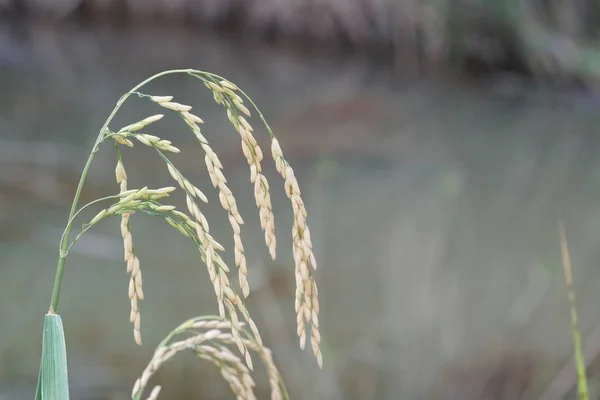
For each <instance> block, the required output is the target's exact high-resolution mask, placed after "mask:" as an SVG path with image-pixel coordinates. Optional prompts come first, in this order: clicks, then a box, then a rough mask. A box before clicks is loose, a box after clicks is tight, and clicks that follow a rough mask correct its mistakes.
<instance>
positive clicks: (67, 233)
mask: <svg viewBox="0 0 600 400" xmlns="http://www.w3.org/2000/svg"><path fill="white" fill-rule="evenodd" d="M190 72H200V71H195V70H192V69H175V70H169V71H163V72H160V73H158V74H155V75H153V76H151V77H150V78H148V79H146V80H145V81H143V82H141V83H139V84H138V85H136V86H135V87H134V88H132V89H131V90H130V91H129V92H127V93H126V94H124V95H123V96H122V97H121V98H120V99H119V101H118V102H117V105H116V106H115V108H114V109H113V110H112V112H111V113H110V115H109V116H108V118H107V119H106V121H105V122H104V125H103V126H102V129H100V132H99V133H98V137H97V138H96V141H95V143H94V147H93V148H92V151H91V152H90V155H89V157H88V159H87V161H86V163H85V166H84V167H83V171H82V172H81V177H80V179H79V184H78V185H77V190H76V191H75V195H74V196H73V203H72V204H71V211H70V212H69V218H68V223H67V226H66V227H65V230H64V233H63V236H62V238H61V241H60V252H59V257H58V265H57V266H56V276H55V278H54V287H53V288H52V298H51V300H50V309H49V311H48V314H55V313H56V312H57V311H58V300H59V298H60V289H61V286H62V278H63V274H64V270H65V262H66V259H67V249H68V247H69V239H70V237H71V229H72V227H73V217H74V216H75V213H76V211H77V204H78V203H79V197H80V196H81V190H82V189H83V184H84V183H85V180H86V178H87V174H88V172H89V169H90V166H91V165H92V161H93V159H94V156H95V154H96V152H97V151H98V148H99V146H100V144H101V143H102V141H103V140H104V132H105V131H106V130H107V129H108V124H110V122H111V121H112V119H113V118H114V116H115V115H116V114H117V111H119V109H120V108H121V106H122V105H123V104H124V103H125V101H126V100H127V98H128V97H129V96H131V95H132V94H133V93H134V92H136V91H137V90H138V89H140V88H141V87H142V86H144V85H146V84H148V83H149V82H151V81H153V80H155V79H157V78H160V77H161V76H165V75H171V74H180V73H186V74H188V73H190Z"/></svg>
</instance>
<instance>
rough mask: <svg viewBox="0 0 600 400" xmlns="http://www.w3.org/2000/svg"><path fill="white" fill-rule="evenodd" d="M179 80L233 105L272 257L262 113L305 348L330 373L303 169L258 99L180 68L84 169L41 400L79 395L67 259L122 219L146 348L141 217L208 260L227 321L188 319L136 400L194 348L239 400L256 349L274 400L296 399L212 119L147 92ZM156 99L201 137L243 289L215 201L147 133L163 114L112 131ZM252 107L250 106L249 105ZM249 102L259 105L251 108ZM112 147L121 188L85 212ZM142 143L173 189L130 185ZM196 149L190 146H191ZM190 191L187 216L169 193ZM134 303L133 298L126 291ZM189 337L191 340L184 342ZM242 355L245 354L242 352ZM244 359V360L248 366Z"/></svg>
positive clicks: (161, 351) (65, 246)
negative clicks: (252, 302) (258, 300)
mask: <svg viewBox="0 0 600 400" xmlns="http://www.w3.org/2000/svg"><path fill="white" fill-rule="evenodd" d="M170 74H184V75H187V76H189V77H190V78H193V79H196V80H198V81H200V82H201V83H203V84H204V86H205V87H206V88H207V89H208V90H209V92H210V93H211V94H212V96H213V97H214V100H215V102H216V103H217V104H219V105H221V106H223V108H224V109H225V112H226V114H227V117H228V119H229V121H230V123H231V125H232V126H233V127H234V128H235V130H236V131H237V132H238V134H239V137H240V142H241V147H242V151H243V154H244V156H245V158H246V160H247V162H248V166H249V172H250V173H249V175H250V178H249V180H250V182H251V183H252V185H253V190H254V198H255V201H256V207H257V208H258V212H259V215H260V222H261V227H262V230H263V231H264V238H265V244H266V246H267V248H268V250H269V254H270V256H271V257H272V258H273V259H275V256H276V238H275V222H274V215H273V211H272V206H271V199H270V194H269V193H270V184H269V182H268V181H267V178H266V177H265V175H264V174H263V173H262V166H261V162H262V161H263V151H262V149H261V148H260V146H259V145H258V142H257V141H256V139H255V137H254V133H253V132H254V130H253V127H252V125H251V124H250V122H249V120H248V119H247V118H249V117H250V116H251V112H250V109H253V110H255V111H256V113H257V115H258V117H259V119H260V121H261V122H262V123H263V124H264V126H265V128H266V130H267V132H268V133H269V135H270V139H271V149H270V150H271V156H272V159H273V162H274V163H275V167H276V169H277V171H278V172H279V174H280V175H281V177H282V178H283V180H284V190H285V192H286V194H287V197H288V198H289V199H290V201H291V204H292V209H293V218H294V223H293V231H292V240H293V256H294V261H295V276H296V293H295V311H296V316H297V334H298V337H299V340H300V347H301V348H304V347H305V343H306V339H307V336H308V335H310V336H309V337H310V342H311V347H312V350H313V353H314V355H315V357H316V360H317V364H318V365H319V367H321V368H322V365H323V356H322V353H321V349H320V342H321V337H320V333H319V319H318V315H319V300H318V292H317V285H316V283H315V280H314V278H313V273H314V270H316V268H317V263H316V260H315V256H314V253H313V250H312V242H311V238H310V231H309V229H308V226H307V221H306V218H307V212H306V208H305V206H304V202H303V200H302V197H301V191H300V188H299V185H298V181H297V180H296V177H295V175H294V171H293V169H292V167H291V166H290V164H289V163H288V162H287V161H286V159H285V157H284V155H283V151H282V149H281V147H280V145H279V142H278V141H277V139H276V138H275V136H274V134H273V131H272V130H271V128H270V127H269V124H268V123H267V122H266V120H265V119H264V117H263V115H262V114H261V112H260V110H259V109H258V108H257V107H256V105H255V104H254V102H253V101H252V99H250V97H248V96H247V95H246V93H244V92H243V91H242V90H240V89H239V88H238V87H237V86H236V85H234V84H233V83H232V82H230V81H228V80H226V79H224V78H223V77H220V76H218V75H215V74H212V73H208V72H203V71H198V70H193V69H183V70H170V71H164V72H161V73H159V74H156V75H154V76H152V77H150V78H148V79H146V80H145V81H143V82H142V83H140V84H138V85H137V86H135V87H134V88H133V89H131V90H130V91H129V92H127V93H126V94H124V95H123V96H122V97H121V98H120V99H119V101H118V102H117V104H116V106H115V108H114V109H113V110H112V112H111V114H110V115H109V117H108V119H107V120H106V122H105V123H104V126H102V128H101V129H100V132H99V134H98V137H97V139H96V141H95V143H94V145H93V147H92V151H91V153H90V156H89V158H88V160H87V162H86V164H85V166H84V168H83V172H82V174H81V178H80V181H79V184H78V186H77V189H76V192H75V195H74V198H73V203H72V206H71V211H70V213H69V217H68V221H67V224H66V227H65V229H64V233H63V235H62V238H61V241H60V249H59V259H58V265H57V270H56V278H55V281H54V287H53V291H52V298H51V302H50V309H49V311H48V313H47V315H46V317H45V320H44V332H43V349H42V359H41V365H40V371H39V378H38V385H37V392H36V399H43V400H55V399H56V400H64V399H68V398H69V392H68V379H67V358H66V346H65V337H64V332H63V326H62V320H61V318H60V316H59V314H58V304H59V298H60V292H61V282H62V277H63V273H64V268H65V262H66V259H67V255H68V254H69V250H70V249H71V248H72V247H73V246H74V245H75V244H76V243H77V241H78V239H79V238H80V237H81V236H82V235H84V234H85V233H86V232H87V231H89V230H90V229H91V228H93V227H94V226H95V225H96V224H98V223H100V222H101V221H103V220H105V219H108V218H111V217H118V218H120V221H121V224H120V228H121V236H122V238H123V248H124V261H125V264H126V269H127V273H128V275H129V289H128V293H127V297H128V298H129V302H130V309H131V312H130V323H131V324H132V326H133V337H134V340H135V342H136V343H137V344H138V345H141V344H142V332H141V311H140V302H141V300H143V299H144V296H145V294H144V291H143V281H142V270H141V265H140V260H139V258H138V256H137V253H136V251H135V248H134V245H133V238H132V234H131V231H130V229H129V227H130V223H131V220H132V218H133V216H134V214H135V213H144V214H148V215H151V216H154V217H158V218H162V219H163V220H164V221H165V222H166V223H167V224H169V225H170V226H171V227H172V228H174V229H175V231H177V233H178V234H181V235H183V236H184V237H186V238H187V239H189V240H191V241H192V242H193V243H194V245H195V246H196V248H197V249H198V253H199V258H200V259H201V260H202V262H203V263H204V265H205V266H206V268H207V272H208V276H209V278H210V281H211V282H212V284H213V287H214V291H215V296H216V299H217V307H218V310H219V315H218V316H215V317H198V318H194V319H191V320H189V321H186V322H184V323H183V324H182V325H180V326H179V327H177V328H176V329H174V330H173V331H172V332H171V333H170V334H169V335H168V336H167V337H166V338H165V339H164V340H163V341H162V342H161V343H160V344H159V346H158V347H157V349H156V351H155V353H154V355H153V357H152V359H151V360H150V362H149V364H148V366H147V367H146V369H145V370H144V371H143V373H142V375H141V376H140V378H139V379H138V380H137V381H136V382H135V385H134V387H133V390H132V394H131V397H132V399H136V400H137V399H141V398H142V396H143V393H144V389H146V387H147V384H148V381H149V379H150V377H151V376H152V375H153V374H154V373H155V372H156V371H157V370H158V369H159V368H160V367H161V366H162V365H163V364H164V363H165V362H166V361H168V360H169V359H171V358H172V357H173V356H174V355H176V354H177V353H179V352H181V351H184V350H191V351H193V352H194V353H195V354H197V355H198V357H199V358H201V359H203V360H207V361H210V362H211V363H213V364H214V365H215V366H217V368H219V370H220V371H221V375H222V376H223V378H224V379H225V381H226V382H227V383H228V384H229V386H230V388H231V390H232V391H233V393H234V394H235V395H236V398H238V399H253V398H255V397H254V393H253V387H254V381H253V380H252V377H251V370H252V369H253V361H252V357H251V354H250V352H251V351H252V352H255V353H256V354H258V356H259V358H260V359H261V360H262V361H263V364H264V365H265V367H266V371H267V375H268V377H269V382H270V386H271V398H272V399H283V398H288V397H289V396H288V393H287V391H286V389H285V385H284V384H283V381H282V378H281V375H280V373H279V371H278V369H277V367H276V366H275V364H274V362H273V358H272V356H271V352H270V350H269V349H268V348H267V347H265V345H264V344H263V341H262V339H261V336H260V333H259V331H258V329H257V326H256V324H255V323H254V321H253V320H252V318H251V316H250V314H249V312H248V310H247V308H246V306H245V305H244V301H243V299H244V298H246V297H247V296H248V295H249V293H250V288H249V284H248V279H247V275H248V266H247V261H246V258H245V255H244V246H243V243H242V237H241V229H240V226H241V225H243V223H244V221H243V219H242V217H241V215H240V213H239V212H238V208H237V203H236V199H235V198H234V196H233V194H232V192H231V190H230V189H229V187H228V186H227V179H226V177H225V175H224V172H223V165H222V164H221V162H220V160H219V157H218V156H217V154H216V153H215V152H214V151H213V150H212V148H211V147H210V145H209V143H208V140H207V138H206V137H205V136H204V135H203V134H202V132H201V126H202V124H203V121H202V119H201V118H200V117H199V116H197V115H196V114H194V113H193V112H192V107H191V106H189V105H185V104H181V103H178V102H175V101H173V100H174V99H173V97H172V96H169V95H162V94H160V95H159V94H148V93H144V92H142V91H141V90H142V88H143V87H144V86H145V85H146V84H148V83H149V82H151V81H154V80H156V79H158V78H160V77H162V76H165V75H170ZM136 97H137V98H139V99H141V100H143V101H148V102H149V103H150V104H152V105H153V106H155V107H157V108H159V109H161V110H163V111H164V112H172V113H176V114H177V115H178V116H179V117H180V118H181V120H182V121H183V122H184V123H185V126H186V127H187V129H188V130H189V131H190V133H191V134H193V135H194V137H195V138H196V140H197V141H198V143H199V147H200V149H201V151H202V153H203V154H204V162H205V165H206V171H207V174H208V177H209V179H210V182H211V183H212V186H213V187H214V188H215V189H216V190H217V192H218V196H219V200H220V203H221V206H222V207H223V209H225V210H226V211H227V214H228V219H229V225H230V226H231V231H232V233H233V243H232V244H233V251H234V256H235V258H234V259H235V267H236V269H237V277H238V278H237V279H238V281H239V286H240V288H241V293H238V291H236V289H235V288H234V287H233V286H232V284H231V281H230V272H231V270H230V267H229V266H228V265H227V264H226V263H225V261H224V260H223V258H222V256H221V254H222V253H223V252H224V251H225V247H226V246H224V245H222V244H221V243H219V242H217V241H216V240H215V239H214V238H213V237H212V236H211V234H210V228H209V223H208V220H207V218H206V216H205V214H204V213H203V212H202V207H201V205H202V204H203V203H207V202H208V199H207V196H206V195H205V194H204V193H203V192H202V191H201V190H200V189H199V188H198V187H197V186H195V185H194V184H193V183H192V182H191V181H190V180H189V179H188V178H186V177H185V176H184V175H183V174H182V173H181V171H180V170H179V169H177V166H176V164H175V163H174V162H173V161H172V155H173V154H175V153H179V152H180V149H179V148H178V147H176V146H175V145H174V144H173V143H172V142H171V141H169V140H165V139H162V138H160V137H157V136H154V135H151V134H149V133H146V132H147V129H148V128H149V127H150V126H151V125H152V124H153V123H154V122H156V121H158V120H160V119H161V118H162V117H163V114H154V115H151V116H149V117H147V118H144V119H142V120H141V121H136V122H133V123H132V124H130V125H127V126H124V127H121V128H118V129H115V128H113V127H112V126H111V123H112V121H113V118H114V117H115V115H116V114H117V112H118V111H119V109H120V108H121V107H122V106H123V104H124V103H125V102H126V101H128V100H130V99H132V98H136ZM245 102H246V103H245ZM246 104H249V106H250V108H248V106H247V105H246ZM109 143H111V144H112V145H113V147H114V150H115V153H116V159H117V161H116V166H115V170H114V172H115V179H116V183H117V184H118V187H119V191H118V193H115V194H113V195H110V196H106V197H103V198H99V199H96V200H94V201H92V202H90V203H88V204H86V205H84V206H81V207H80V206H79V198H80V195H81V192H82V189H83V186H84V183H85V180H86V177H87V174H88V171H89V168H90V166H91V164H92V161H93V159H94V156H95V154H96V153H97V152H98V151H99V150H100V148H101V146H102V145H103V144H104V145H106V144H109ZM134 143H136V144H141V145H144V146H146V147H149V148H150V149H151V150H153V151H155V152H156V153H157V156H158V157H157V160H158V161H160V162H162V163H164V165H165V167H166V169H167V170H168V172H169V174H170V176H171V178H172V179H173V186H169V187H162V188H148V187H146V186H144V187H141V188H139V187H136V188H129V185H128V179H127V172H126V168H125V163H124V154H125V152H124V151H123V150H124V149H125V148H127V147H133V146H134ZM184 150H185V151H188V149H184ZM189 151H191V149H189ZM176 190H180V191H182V192H183V193H184V194H185V199H186V208H187V209H186V210H178V209H176V207H175V206H173V205H171V204H168V198H169V195H170V194H171V193H172V192H174V191H176ZM98 203H103V204H108V205H107V206H105V207H104V208H103V209H102V210H101V211H100V212H99V213H98V214H97V215H96V216H95V217H94V218H92V219H91V220H90V221H89V222H88V223H86V224H84V225H83V226H82V229H81V231H80V232H79V233H78V234H77V235H75V236H73V237H72V235H71V231H72V228H73V225H74V222H75V219H76V217H78V215H79V213H80V212H81V211H82V210H84V209H85V208H87V207H88V206H90V205H93V204H98ZM124 296H125V294H124ZM182 336H185V338H182ZM230 347H232V348H233V349H234V350H237V351H239V353H240V356H238V355H236V354H235V353H234V351H232V350H231V348H230ZM242 360H243V361H242ZM159 392H160V386H156V387H155V388H154V389H153V390H152V391H151V392H150V394H149V397H147V398H148V399H156V398H157V397H158V394H159Z"/></svg>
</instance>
